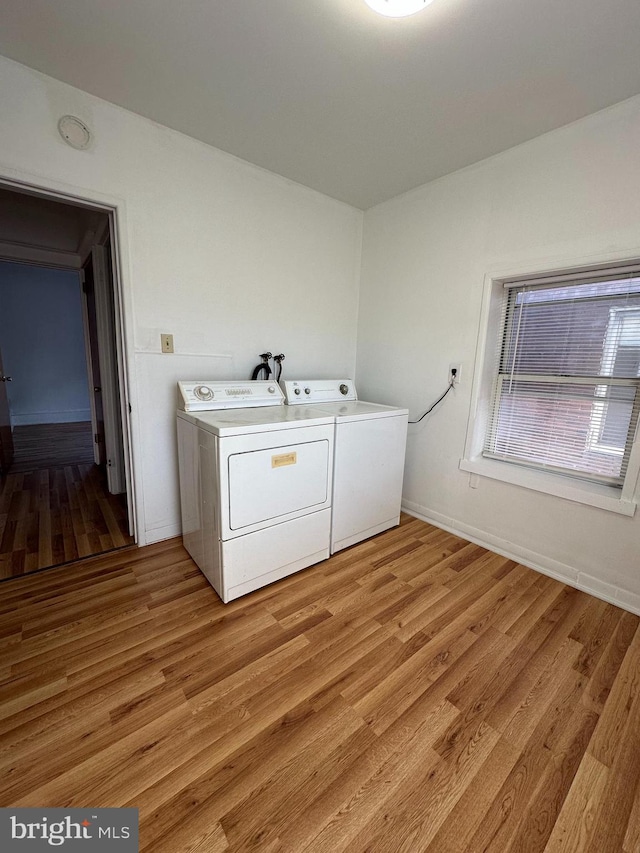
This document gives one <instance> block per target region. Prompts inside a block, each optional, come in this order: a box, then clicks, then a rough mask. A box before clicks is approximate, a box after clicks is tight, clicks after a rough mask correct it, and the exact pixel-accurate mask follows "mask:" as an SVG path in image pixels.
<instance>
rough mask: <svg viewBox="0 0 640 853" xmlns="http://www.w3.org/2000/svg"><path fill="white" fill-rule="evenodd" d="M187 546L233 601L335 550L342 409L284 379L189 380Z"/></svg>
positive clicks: (185, 416) (184, 433)
mask: <svg viewBox="0 0 640 853" xmlns="http://www.w3.org/2000/svg"><path fill="white" fill-rule="evenodd" d="M178 390H179V404H178V405H179V410H178V417H177V422H178V455H179V466H180V499H181V506H182V528H183V534H182V535H183V541H184V545H185V547H186V549H187V551H188V552H189V554H191V556H192V557H193V559H194V561H195V562H196V564H197V565H198V566H199V568H200V569H201V570H202V572H203V574H204V575H205V576H206V577H207V579H208V580H209V582H210V583H211V585H212V586H213V588H214V589H215V591H216V592H217V593H218V595H219V596H220V598H221V599H222V600H223V601H224V602H225V603H227V602H228V601H231V600H232V599H234V598H238V597H239V596H241V595H245V594H246V593H248V592H251V591H252V590H255V589H258V588H259V587H262V586H265V585H266V584H269V583H272V582H273V581H276V580H279V579H280V578H283V577H286V576H287V575H290V574H292V573H293V572H297V571H299V570H300V569H304V568H306V567H307V566H311V565H312V564H313V563H317V562H320V561H321V560H324V559H326V558H327V557H328V556H329V553H330V532H331V498H332V477H333V448H334V418H333V417H332V416H331V415H328V414H326V413H324V412H320V411H319V410H318V409H311V408H300V409H292V408H290V407H288V406H285V405H284V395H283V393H282V391H281V390H280V388H279V387H278V385H277V384H276V383H275V382H268V381H251V382H244V383H243V382H210V381H194V382H179V383H178Z"/></svg>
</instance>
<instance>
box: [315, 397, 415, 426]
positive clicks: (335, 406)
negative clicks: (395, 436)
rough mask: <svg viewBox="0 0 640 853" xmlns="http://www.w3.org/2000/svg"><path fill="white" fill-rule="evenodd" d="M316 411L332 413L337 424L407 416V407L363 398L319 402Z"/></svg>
mask: <svg viewBox="0 0 640 853" xmlns="http://www.w3.org/2000/svg"><path fill="white" fill-rule="evenodd" d="M317 411H323V412H327V413H328V414H331V415H333V416H334V417H335V419H336V423H337V424H340V423H347V422H349V421H360V420H371V419H372V418H397V417H406V418H408V417H409V410H408V409H399V408H397V407H396V406H383V405H382V403H367V402H365V401H364V400H349V401H347V402H345V403H321V404H320V405H319V406H318V407H317Z"/></svg>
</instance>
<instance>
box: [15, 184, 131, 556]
mask: <svg viewBox="0 0 640 853" xmlns="http://www.w3.org/2000/svg"><path fill="white" fill-rule="evenodd" d="M0 187H2V188H3V189H8V190H16V191H19V192H23V193H25V192H26V193H28V194H30V195H33V196H36V197H38V198H45V199H50V200H53V201H60V202H63V203H65V204H74V205H78V206H80V207H85V208H91V209H93V210H97V211H99V212H101V213H106V214H107V215H108V219H109V234H110V238H111V269H112V275H113V308H114V320H115V322H114V327H115V328H114V334H115V351H116V361H117V367H118V380H119V385H120V420H121V423H122V439H123V445H124V468H125V485H126V493H127V510H128V515H129V529H130V533H131V535H132V536H133V540H134V542H135V543H136V544H138V545H145V544H146V537H145V533H144V531H145V529H146V528H145V520H144V506H143V501H142V500H141V495H142V493H143V492H142V480H141V476H142V475H141V464H139V463H138V453H139V451H138V448H139V447H140V442H139V434H140V430H139V421H138V417H137V412H136V409H135V406H133V405H132V402H131V389H132V388H133V387H135V380H134V377H135V363H134V358H133V353H134V341H133V320H132V318H133V299H132V294H131V287H130V284H129V282H130V276H129V252H128V243H127V228H126V210H125V203H124V201H123V200H122V199H120V198H116V197H112V196H107V195H105V194H103V193H98V192H94V191H93V190H92V191H91V192H90V194H85V192H84V190H83V191H82V194H79V193H76V192H73V191H72V192H70V191H69V187H68V186H67V185H66V184H59V183H57V182H55V181H49V180H46V181H45V180H44V179H43V178H41V177H40V176H28V177H27V178H24V177H22V176H20V177H19V176H17V175H10V174H7V173H6V172H5V173H2V172H0ZM7 260H15V259H10V258H7ZM47 266H55V264H47ZM76 272H79V270H76ZM134 436H135V439H134Z"/></svg>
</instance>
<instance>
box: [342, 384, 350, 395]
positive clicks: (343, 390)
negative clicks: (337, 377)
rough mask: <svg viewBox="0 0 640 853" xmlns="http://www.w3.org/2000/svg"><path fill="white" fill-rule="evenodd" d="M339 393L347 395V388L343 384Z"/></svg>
mask: <svg viewBox="0 0 640 853" xmlns="http://www.w3.org/2000/svg"><path fill="white" fill-rule="evenodd" d="M340 393H341V394H348V393H349V386H348V385H345V384H344V382H343V383H342V385H341V386H340Z"/></svg>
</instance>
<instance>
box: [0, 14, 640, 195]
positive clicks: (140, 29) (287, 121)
mask: <svg viewBox="0 0 640 853" xmlns="http://www.w3.org/2000/svg"><path fill="white" fill-rule="evenodd" d="M639 33H640V2H638V0H434V2H433V3H432V5H430V6H428V7H427V8H426V9H425V10H423V11H421V12H420V13H418V14H417V15H414V16H412V17H408V18H401V19H390V18H384V17H381V16H379V15H376V14H375V13H374V12H372V11H371V10H370V9H369V7H368V6H366V5H365V3H364V0H181V1H180V2H175V0H91V2H87V0H56V2H55V3H52V2H51V0H29V2H25V0H2V7H1V9H0V53H1V54H4V55H5V56H8V57H10V58H12V59H15V60H17V61H19V62H22V63H24V64H25V65H29V66H31V67H32V68H36V69H38V70H40V71H43V72H45V73H46V74H49V75H51V76H52V77H55V78H57V79H59V80H63V81H65V82H67V83H70V84H72V85H74V86H77V87H79V88H80V89H84V90H85V91H87V92H91V93H92V94H94V95H97V96H99V97H101V98H104V99H106V100H108V101H111V102H113V103H115V104H119V105H120V106H122V107H125V108H127V109H129V110H132V111H134V112H136V113H139V114H140V115H143V116H146V117H148V118H150V119H153V120H154V121H156V122H159V123H161V124H164V125H166V126H168V127H172V128H175V129H176V130H180V131H182V132H184V133H186V134H189V135H190V136H193V137H195V138H197V139H200V140H202V141H204V142H207V143H210V144H211V145H214V146H216V147H217V148H220V149H222V150H224V151H227V152H230V153H231V154H234V155H236V156H237V157H240V158H242V159H244V160H248V161H249V162H251V163H254V164H256V165H258V166H262V167H264V168H265V169H269V170H270V171H272V172H276V173H277V174H280V175H283V176H285V177H287V178H290V179H292V180H294V181H298V182H299V183H301V184H305V185H306V186H309V187H312V188H314V189H317V190H320V191H321V192H323V193H326V194H327V195H329V196H332V197H334V198H337V199H341V200H343V201H345V202H348V203H349V204H352V205H355V206H356V207H359V208H362V209H366V208H368V207H370V206H372V205H374V204H376V203H378V202H380V201H383V200H385V199H387V198H390V197H392V196H394V195H397V194H399V193H401V192H404V191H406V190H408V189H411V188H413V187H415V186H418V185H420V184H423V183H425V182H426V181H429V180H432V179H434V178H437V177H439V176H441V175H444V174H447V173H449V172H452V171H454V170H456V169H459V168H461V167H463V166H466V165H469V164H471V163H474V162H477V161H478V160H481V159H483V158H485V157H487V156H490V155H492V154H496V153H498V152H500V151H504V150H506V149H507V148H510V147H512V146H513V145H516V144H518V143H520V142H524V141H526V140H528V139H531V138H533V137H535V136H538V135H540V134H541V133H544V132H546V131H548V130H552V129H553V128H556V127H559V126H561V125H564V124H567V123H569V122H571V121H574V120H575V119H578V118H581V117H583V116H585V115H588V114H589V113H592V112H595V111H597V110H599V109H602V108H604V107H607V106H609V105H611V104H614V103H616V102H618V101H621V100H624V99H626V98H628V97H631V96H632V95H635V94H638V93H639V92H640V61H639V58H638V34H639Z"/></svg>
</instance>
